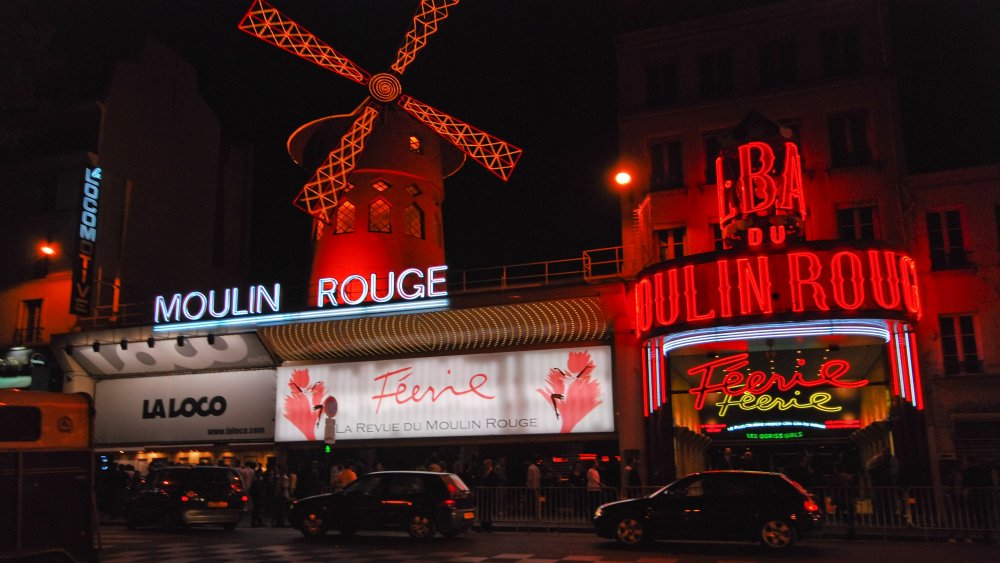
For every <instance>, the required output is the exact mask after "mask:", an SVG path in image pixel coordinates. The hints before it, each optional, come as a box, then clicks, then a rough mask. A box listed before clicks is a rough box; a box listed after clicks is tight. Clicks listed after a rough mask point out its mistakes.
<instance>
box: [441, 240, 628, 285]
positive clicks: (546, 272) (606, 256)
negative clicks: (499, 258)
mask: <svg viewBox="0 0 1000 563" xmlns="http://www.w3.org/2000/svg"><path fill="white" fill-rule="evenodd" d="M623 264H624V255H623V251H622V247H621V246H614V247H608V248H598V249H594V250H586V251H584V252H583V254H582V255H581V256H580V257H579V258H567V259H564V260H549V261H545V262H528V263H524V264H512V265H507V266H494V267H490V268H474V269H471V270H462V271H456V272H451V273H449V274H448V290H449V291H450V292H454V293H468V292H476V291H506V290H509V289H520V288H526V287H543V286H549V285H558V284H565V283H583V282H591V281H597V280H603V279H611V278H616V277H620V276H621V275H622V265H623Z"/></svg>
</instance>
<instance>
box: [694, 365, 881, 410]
mask: <svg viewBox="0 0 1000 563" xmlns="http://www.w3.org/2000/svg"><path fill="white" fill-rule="evenodd" d="M748 358H749V354H735V355H732V356H727V357H724V358H719V359H716V360H712V361H710V362H705V363H703V364H700V365H697V366H695V367H693V368H691V369H689V370H688V375H690V376H692V377H696V378H697V379H698V381H699V383H698V385H697V386H696V387H692V388H691V389H689V390H688V393H690V394H692V395H694V396H695V401H694V408H695V409H696V410H699V411H700V410H702V409H703V408H704V407H705V400H706V399H707V398H708V396H709V395H710V394H715V393H721V394H722V398H721V400H720V401H719V402H717V403H713V404H714V405H715V406H716V407H718V408H719V417H720V418H721V417H724V416H726V413H727V412H728V411H729V409H730V408H738V409H740V410H744V411H770V410H773V409H777V410H779V411H786V410H790V409H812V410H818V411H821V412H839V411H840V410H841V407H839V406H835V405H830V404H829V402H830V400H831V399H832V395H831V394H830V393H827V392H825V391H817V392H814V393H811V394H810V395H809V396H808V398H806V397H804V396H803V395H802V389H799V388H804V389H809V388H812V387H821V386H822V387H840V388H846V389H855V388H858V387H864V386H866V385H868V380H867V379H855V380H846V379H844V378H845V377H846V376H847V372H848V371H850V369H851V364H850V362H848V361H847V360H840V359H835V360H828V361H825V362H823V363H822V364H821V365H820V368H819V371H818V375H817V377H816V378H814V379H806V378H805V377H804V376H803V375H802V373H801V372H799V371H795V372H793V373H792V375H791V376H790V377H785V376H783V375H781V374H780V373H774V372H771V373H767V372H764V371H761V370H753V371H750V372H749V373H743V371H741V370H743V369H744V368H746V367H747V366H748V365H749V364H750V362H749V360H748ZM773 391H778V392H781V393H788V392H791V393H792V396H791V397H776V396H774V395H772V394H771V393H772V392H773Z"/></svg>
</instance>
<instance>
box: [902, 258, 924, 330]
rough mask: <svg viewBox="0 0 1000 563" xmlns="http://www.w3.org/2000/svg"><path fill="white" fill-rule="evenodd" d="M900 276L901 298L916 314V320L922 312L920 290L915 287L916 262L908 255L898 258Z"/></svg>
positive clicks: (909, 309) (908, 308) (907, 307)
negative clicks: (901, 284)
mask: <svg viewBox="0 0 1000 563" xmlns="http://www.w3.org/2000/svg"><path fill="white" fill-rule="evenodd" d="M899 270H900V273H901V274H902V275H901V276H900V277H901V278H902V282H903V300H904V301H905V302H906V309H907V310H908V311H910V312H911V313H913V314H914V315H916V316H917V320H919V319H920V317H921V316H922V314H923V311H922V310H921V307H920V290H919V289H917V263H916V262H914V261H913V258H910V257H909V256H901V257H900V258H899Z"/></svg>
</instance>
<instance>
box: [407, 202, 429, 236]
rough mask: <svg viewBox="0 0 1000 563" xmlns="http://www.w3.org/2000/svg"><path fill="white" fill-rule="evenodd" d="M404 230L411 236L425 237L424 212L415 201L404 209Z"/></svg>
mask: <svg viewBox="0 0 1000 563" xmlns="http://www.w3.org/2000/svg"><path fill="white" fill-rule="evenodd" d="M403 232H404V233H406V234H407V235H409V236H411V237H417V238H419V239H422V238H424V212H423V210H421V209H420V207H419V206H418V205H417V204H415V203H414V204H413V205H410V206H408V207H407V208H406V209H405V210H404V211H403Z"/></svg>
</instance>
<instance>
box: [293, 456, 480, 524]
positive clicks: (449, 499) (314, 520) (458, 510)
mask: <svg viewBox="0 0 1000 563" xmlns="http://www.w3.org/2000/svg"><path fill="white" fill-rule="evenodd" d="M475 519H476V510H475V504H474V503H473V500H472V494H471V493H470V492H469V488H468V487H467V486H466V485H465V483H464V482H462V479H461V478H459V477H458V475H455V474H454V473H432V472H429V471H379V472H375V473H369V474H367V475H365V476H364V477H361V478H359V479H357V480H356V481H354V482H353V483H351V484H350V485H348V486H347V487H345V488H344V489H343V490H342V491H337V492H334V493H329V494H323V495H317V496H313V497H307V498H304V499H301V500H299V501H297V502H295V503H293V504H292V510H291V512H290V513H289V516H288V520H289V522H290V523H291V525H292V527H293V528H297V529H298V530H300V531H301V532H302V535H304V536H306V537H307V538H313V537H318V536H322V535H323V534H325V533H326V532H327V531H328V530H337V531H339V532H340V533H342V534H348V535H350V534H354V533H355V532H357V531H359V530H406V532H407V533H408V534H410V536H411V537H414V538H430V537H431V536H433V535H434V533H435V532H440V533H441V534H442V535H444V536H446V537H454V536H456V535H458V534H460V533H462V532H463V531H465V530H468V529H469V528H470V527H471V526H472V523H473V522H474V521H475Z"/></svg>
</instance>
